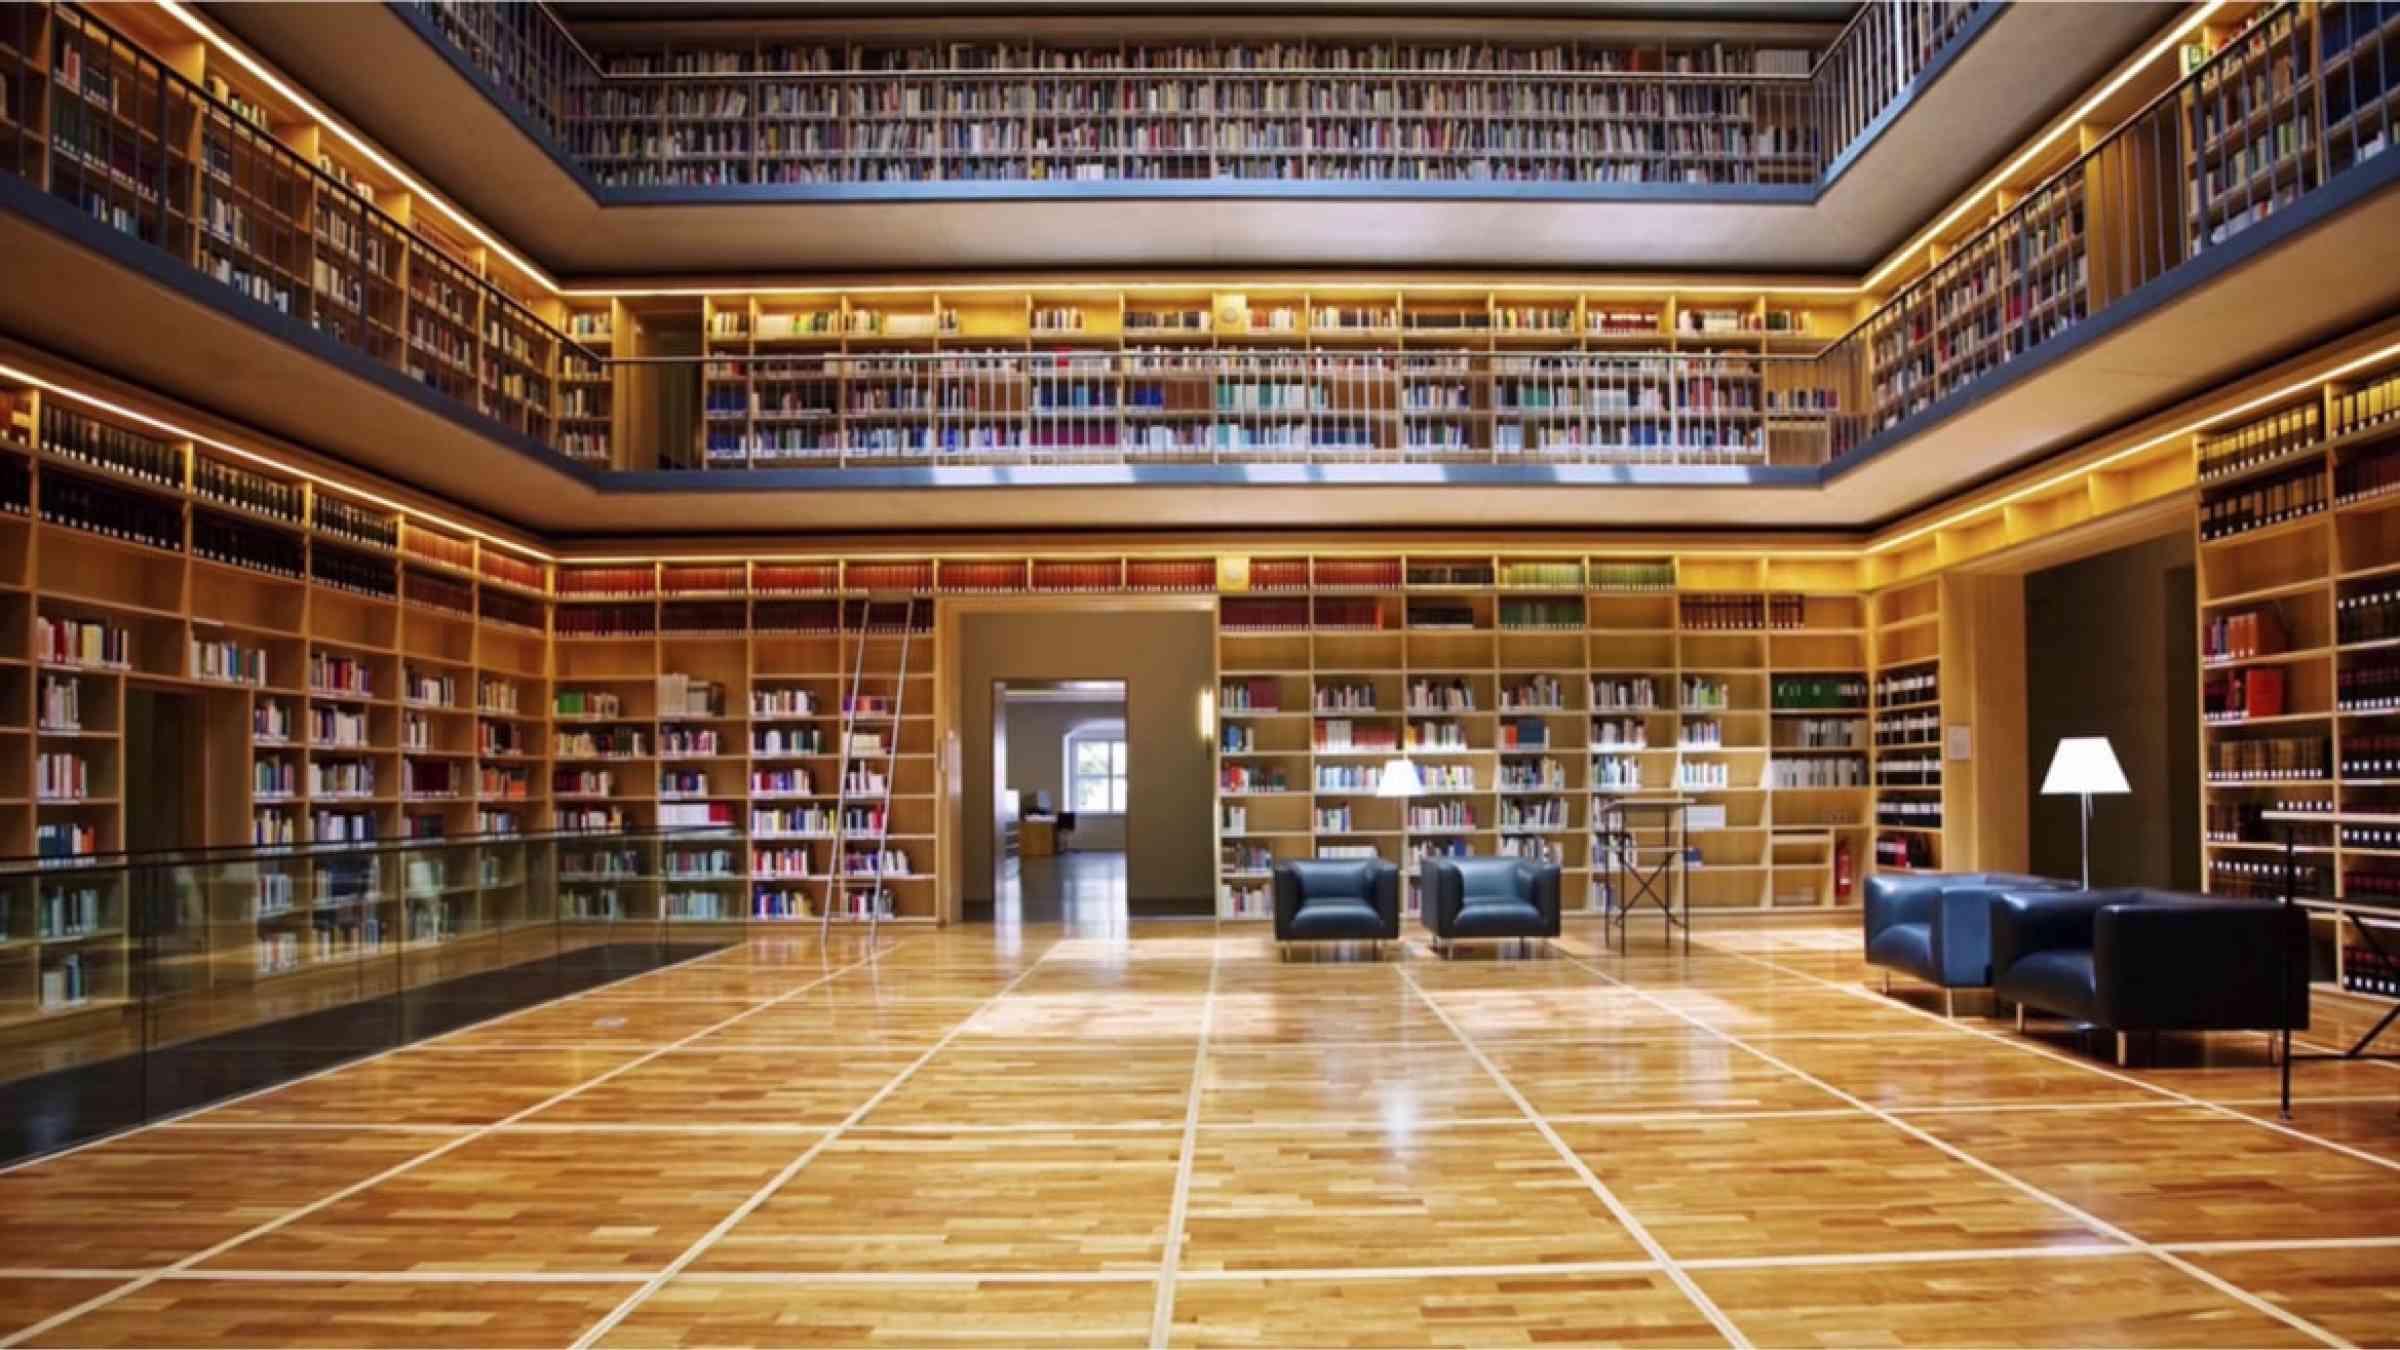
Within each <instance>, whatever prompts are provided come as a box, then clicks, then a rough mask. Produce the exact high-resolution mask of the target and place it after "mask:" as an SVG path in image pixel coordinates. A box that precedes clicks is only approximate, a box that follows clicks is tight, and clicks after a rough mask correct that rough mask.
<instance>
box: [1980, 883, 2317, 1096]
mask: <svg viewBox="0 0 2400 1350" xmlns="http://www.w3.org/2000/svg"><path fill="white" fill-rule="evenodd" d="M1991 912H1992V990H1993V992H1994V993H1997V994H1998V995H1999V996H2000V997H2002V998H2005V999H2008V1000H2010V1001H2012V1002H2014V1003H2016V1004H2017V1005H2018V1012H2017V1022H2018V1025H2019V1026H2023V1025H2024V1020H2025V1014H2024V1010H2025V1009H2026V1008H2039V1009H2041V1010H2042V1011H2044V1012H2048V1013H2055V1014H2057V1015H2058V1016H2061V1017H2069V1018H2073V1019H2075V1020H2076V1021H2079V1022H2086V1023H2089V1024H2091V1025H2092V1026H2094V1027H2098V1028H2101V1029H2103V1030H2107V1031H2114V1032H2116V1033H2117V1058H2118V1060H2119V1061H2120V1062H2122V1061H2123V1059H2124V1057H2125V1033H2126V1032H2128V1031H2273V1030H2280V1029H2281V1028H2282V1027H2283V1026H2284V1024H2285V1019H2286V1018H2287V1017H2288V1018H2289V1019H2290V1025H2291V1026H2292V1027H2293V1028H2294V1029H2295V1030H2298V1029H2301V1028H2305V1027H2306V1026H2307V1025H2308V1014H2309V1009H2308V919H2307V917H2306V915H2305V914H2304V913H2303V912H2302V911H2300V910H2297V909H2286V908H2285V907H2284V906H2283V905H2281V904H2278V903H2276V902H2274V901H2270V900H2222V899H2217V898H2214V897H2211V896H2205V895H2185V894H2180V893H2177V892H2174V891H2152V890H2138V889H2134V890H2108V891H2047V892H2045V891H2008V890H2004V891H2001V892H2000V893H1999V894H1998V895H1996V896H1995V897H1994V898H1993V900H1992V911H1991Z"/></svg>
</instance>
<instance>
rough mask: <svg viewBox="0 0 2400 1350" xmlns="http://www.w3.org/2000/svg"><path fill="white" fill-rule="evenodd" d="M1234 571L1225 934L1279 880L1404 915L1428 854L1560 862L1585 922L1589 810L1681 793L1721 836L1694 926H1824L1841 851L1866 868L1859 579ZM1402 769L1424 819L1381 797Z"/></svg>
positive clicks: (1276, 566)
mask: <svg viewBox="0 0 2400 1350" xmlns="http://www.w3.org/2000/svg"><path fill="white" fill-rule="evenodd" d="M1242 561H1243V563H1244V566H1242V567H1240V568H1237V569H1236V571H1235V574H1236V575H1237V576H1242V577H1245V578H1246V588H1242V589H1240V593H1235V591H1234V590H1233V589H1229V591H1228V593H1227V594H1226V595H1225V596H1224V597H1223V599H1222V600H1221V601H1220V602H1219V609H1218V620H1219V621H1218V634H1217V653H1218V657H1217V659H1218V686H1219V688H1218V701H1217V707H1218V728H1219V730H1218V750H1217V773H1218V784H1219V804H1218V827H1219V833H1220V849H1219V858H1220V875H1219V891H1218V895H1219V907H1218V912H1219V915H1220V917H1223V918H1229V919H1233V918H1262V917H1267V916H1268V915H1270V914H1271V912H1272V902H1271V890H1270V887H1269V877H1268V873H1269V872H1270V870H1271V868H1272V866H1273V864H1274V863H1275V862H1278V861H1283V860H1287V859H1292V858H1302V857H1310V856H1328V855H1330V856H1360V857H1364V856H1375V857H1380V858H1384V859H1386V860H1388V861H1391V862H1393V863H1396V864H1399V865H1401V866H1402V867H1403V869H1404V871H1405V872H1406V874H1407V876H1408V901H1407V903H1408V906H1409V910H1410V912H1411V913H1412V914H1413V913H1414V912H1415V908H1416V903H1417V901H1416V884H1415V875H1416V864H1417V863H1418V862H1419V861H1421V859H1422V858H1423V857H1426V856H1445V855H1451V856H1486V857H1488V856H1525V857H1535V858H1544V859H1547V860H1550V861H1555V862H1557V863H1558V864H1559V865H1560V866H1561V868H1562V869H1563V870H1564V872H1565V874H1566V880H1567V889H1568V894H1569V896H1570V897H1572V899H1573V901H1574V903H1575V904H1576V905H1577V906H1579V907H1597V906H1598V905H1600V904H1602V903H1604V900H1603V892H1604V888H1605V887H1606V886H1607V884H1608V877H1607V875H1606V870H1605V869H1606V864H1605V855H1604V853H1603V851H1602V850H1601V849H1600V847H1599V846H1598V844H1597V842H1596V841H1595V839H1594V837H1593V836H1594V831H1595V830H1597V829H1599V828H1601V826H1602V822H1603V818H1604V816H1605V814H1606V810H1607V802H1608V799H1609V798H1610V797H1612V796H1614V795H1617V794H1620V793H1627V792H1639V791H1650V792H1655V791H1661V790H1668V789H1677V788H1680V789H1681V790H1684V791H1686V792H1688V793H1690V794H1691V795H1693V796H1695V797H1696V798H1697V799H1698V800H1699V801H1700V803H1701V804H1702V806H1703V807H1704V808H1707V811H1706V813H1705V815H1704V818H1710V817H1713V816H1714V815H1715V814H1716V813H1717V812H1720V811H1721V812H1722V815H1723V820H1722V822H1721V823H1710V824H1708V825H1707V826H1706V827H1705V828H1703V829H1700V830H1697V831H1695V834H1694V843H1695V845H1696V846H1697V847H1698V849H1699V850H1700V854H1701V865H1700V866H1698V867H1696V868H1694V869H1693V873H1692V878H1693V880H1692V883H1691V884H1692V886H1693V895H1692V899H1693V902H1694V904H1695V905H1696V906H1700V907H1704V908H1708V909H1712V910H1725V911H1732V910H1752V911H1763V910H1767V909H1770V908H1782V907H1791V906H1826V905H1831V904H1833V903H1835V899H1836V897H1835V895H1834V891H1833V888H1832V884H1831V880H1832V869H1833V858H1834V853H1835V851H1836V850H1838V849H1843V848H1847V849H1848V850H1849V851H1850V854H1851V857H1852V858H1853V860H1854V863H1855V864H1856V865H1857V866H1858V867H1859V868H1861V869H1863V866H1864V856H1865V846H1866V842H1867V838H1866V836H1867V820H1868V818H1869V809H1870V799H1871V797H1872V795H1873V794H1872V792H1871V789H1870V786H1869V779H1868V773H1867V754H1868V752H1867V749H1866V747H1865V745H1864V743H1863V730H1850V729H1849V728H1851V727H1859V728H1863V725H1864V722H1865V718H1866V716H1867V713H1866V709H1865V699H1864V694H1863V686H1864V682H1865V679H1866V670H1867V664H1866V655H1867V628H1866V623H1865V618H1864V608H1863V606H1864V601H1863V600H1862V598H1861V597H1860V596H1859V594H1858V593H1857V589H1856V587H1857V568H1856V565H1855V563H1853V562H1850V561H1846V560H1838V561H1837V560H1818V561H1810V560H1803V559H1798V558H1794V559H1768V558H1758V557H1744V558H1726V557H1710V556H1706V555H1696V554H1695V555H1675V554H1658V555H1650V556H1641V557H1622V556H1613V555H1586V554H1579V553H1575V554H1475V553H1466V554H1454V553H1438V554H1421V553H1394V554H1389V555H1329V554H1315V555H1305V556H1303V555H1293V556H1282V557H1271V556H1261V557H1255V558H1248V559H1245V560H1242ZM1687 694H1688V698H1687ZM1779 695H1780V697H1778V696H1779ZM1836 724H1838V725H1839V727H1840V728H1841V729H1836ZM1816 739H1823V740H1825V741H1830V742H1833V743H1831V744H1814V743H1809V742H1811V741H1812V740H1816ZM1397 756H1406V757H1407V758H1409V759H1411V760H1412V761H1413V762H1415V763H1416V765H1417V766H1418V769H1419V772H1420V774H1421V775H1422V776H1423V778H1424V780H1425V783H1426V790H1425V792H1424V793H1423V794H1422V795H1421V796H1418V797H1416V798H1413V799H1405V800H1395V799H1390V798H1378V797H1377V796H1376V795H1375V784H1376V774H1377V772H1378V771H1379V770H1380V768H1381V766H1382V764H1383V761H1384V760H1386V759H1387V758H1392V757H1397ZM1834 761H1842V762H1847V763H1849V764H1851V765H1853V766H1854V767H1851V768H1849V769H1847V770H1843V769H1839V768H1832V769H1829V768H1827V767H1826V766H1827V765H1828V764H1829V763H1830V762H1834ZM1787 776H1788V779H1789V781H1788V782H1787V781H1782V780H1784V779H1785V778H1786V777H1787ZM1794 841H1805V842H1806V843H1807V844H1808V845H1810V846H1813V849H1814V851H1813V852H1809V853H1805V854H1804V852H1803V850H1802V848H1801V847H1800V845H1799V844H1798V843H1796V842H1794Z"/></svg>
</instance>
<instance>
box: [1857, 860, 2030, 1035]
mask: <svg viewBox="0 0 2400 1350" xmlns="http://www.w3.org/2000/svg"><path fill="white" fill-rule="evenodd" d="M2074 885H2075V883H2073V882H2071V881H2054V880H2052V879H2050V878H2048V877H2035V876H2021V875H2019V874H2017V873H2013V872H1878V873H1876V874H1875V875H1874V876H1871V877H1869V878H1867V890H1866V903H1865V904H1864V905H1863V906H1861V916H1862V918H1863V919H1864V921H1865V927H1866V940H1867V964H1868V965H1871V966H1881V967H1883V969H1884V970H1885V971H1887V972H1889V971H1898V972H1900V973H1901V974H1903V975H1906V976H1908V977H1909V978H1910V979H1915V980H1923V981H1924V982H1925V983H1927V984H1930V985H1932V986H1934V987H1935V988H1937V989H1939V990H1941V991H1942V1011H1943V1012H1945V1013H1947V1012H1949V1011H1950V1010H1951V1008H1952V1005H1953V1001H1954V998H1955V996H1956V991H1958V990H1961V989H1983V988H1987V987H1989V986H1990V985H1991V982H1992V898H1993V897H1994V896H1995V895H1997V894H1999V893H2000V891H2002V890H2003V889H2010V888H2014V889H2018V890H2071V889H2073V888H2074ZM1884 984H1885V987H1886V988H1889V987H1890V984H1891V976H1890V975H1889V974H1886V975H1885V976H1884Z"/></svg>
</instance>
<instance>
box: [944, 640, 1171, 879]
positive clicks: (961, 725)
mask: <svg viewBox="0 0 2400 1350" xmlns="http://www.w3.org/2000/svg"><path fill="white" fill-rule="evenodd" d="M958 639H959V640H958V662H959V665H958V669H959V686H958V702H959V707H958V714H959V715H958V720H957V724H956V725H957V727H958V734H959V785H960V792H959V796H960V803H961V810H960V825H961V826H962V829H961V834H962V836H963V838H962V841H961V842H962V843H963V844H964V850H963V852H964V866H963V867H962V868H961V871H960V877H959V885H960V889H959V894H960V895H961V896H962V897H963V898H964V899H966V900H968V901H970V902H972V901H989V900H990V899H992V684H993V682H994V681H997V680H1123V681H1124V682H1125V737H1126V747H1127V753H1128V755H1129V756H1130V757H1131V764H1132V770H1133V773H1132V779H1133V782H1132V789H1133V790H1132V794H1131V796H1132V800H1131V801H1130V802H1129V803H1128V805H1129V807H1130V808H1131V809H1130V810H1129V811H1128V812H1127V813H1126V814H1127V819H1126V836H1127V840H1128V842H1129V844H1130V846H1131V847H1130V850H1129V851H1128V853H1127V855H1126V859H1125V870H1126V889H1127V895H1128V898H1129V899H1131V900H1134V901H1148V902H1152V903H1154V904H1155V903H1161V902H1171V901H1188V902H1190V905H1191V908H1192V910H1193V912H1195V913H1208V912H1210V911H1211V910H1212V909H1213V908H1214V905H1215V889H1216V854H1215V838H1216V831H1215V826H1214V822H1215V819H1216V809H1217V806H1216V802H1217V792H1216V786H1217V785H1216V778H1215V776H1214V772H1215V771H1214V769H1213V767H1212V764H1213V761H1212V757H1211V754H1210V748H1209V741H1208V739H1207V737H1206V736H1204V735H1203V734H1202V731H1201V727H1200V722H1199V717H1200V699H1201V697H1202V695H1203V694H1204V693H1207V692H1210V691H1212V690H1213V689H1214V688H1215V682H1216V652H1215V644H1216V625H1215V621H1214V619H1213V617H1212V616H1211V615H1210V614H1209V613H1208V612H1207V611H1206V610H1196V609H1195V610H1173V611H1163V610H1128V611H1118V612H1093V611H1089V610H1079V611H1077V612H1074V613H1063V612H1055V611H1039V610H1014V611H1008V612H1001V613H980V614H979V613H966V614H962V615H959V616H958ZM1015 739H1016V737H1015V735H1013V734H1012V735H1011V737H1010V740H1012V741H1013V740H1015ZM1012 748H1013V747H1012Z"/></svg>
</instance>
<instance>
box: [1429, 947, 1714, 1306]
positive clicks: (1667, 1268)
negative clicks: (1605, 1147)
mask: <svg viewBox="0 0 2400 1350" xmlns="http://www.w3.org/2000/svg"><path fill="white" fill-rule="evenodd" d="M1400 978H1401V979H1402V980H1404V981H1406V982H1407V984H1408V987H1409V989H1410V991H1411V992H1413V993H1415V994H1416V996H1417V997H1418V998H1420V999H1423V1000H1424V1003H1425V1006H1426V1007H1428V1008H1431V1009H1432V1010H1433V1014H1434V1016H1436V1017H1439V1018H1440V1019H1442V1025H1444V1026H1446V1027H1448V1028H1450V1034H1451V1035H1453V1036H1456V1037H1457V1038H1458V1043H1459V1044H1460V1045H1463V1046H1465V1047H1466V1049H1467V1053H1468V1054H1470V1055H1473V1056H1474V1057H1475V1062H1476V1063H1477V1064H1478V1065H1480V1066H1481V1067H1482V1069H1483V1071H1484V1072H1485V1073H1486V1074H1489V1075H1490V1076H1491V1079H1492V1082H1493V1083H1494V1084H1495V1085H1496V1086H1498V1087H1499V1089H1500V1091H1501V1092H1503V1093H1504V1094H1506V1095H1507V1097H1508V1099H1509V1101H1510V1102H1511V1103H1513V1104H1514V1105H1515V1106H1516V1108H1517V1110H1518V1111H1520V1112H1522V1113H1524V1116H1525V1119H1526V1120H1527V1121H1529V1122H1531V1123H1532V1125H1533V1128H1534V1129H1536V1130H1538V1131H1540V1133H1541V1136H1542V1138H1544V1139H1545V1140H1548V1141H1549V1144H1550V1147H1551V1148H1552V1149H1554V1150H1556V1151H1557V1153H1558V1156H1559V1159H1560V1160H1561V1161H1562V1162H1564V1163H1566V1165H1567V1166H1568V1167H1569V1168H1571V1169H1572V1170H1573V1171H1574V1172H1575V1174H1576V1175H1577V1176H1579V1177H1581V1178H1582V1179H1583V1183H1584V1184H1585V1185H1586V1186H1589V1187H1591V1188H1592V1194H1594V1195H1596V1196H1598V1197H1599V1198H1600V1203H1601V1204H1603V1205H1605V1206H1607V1207H1608V1212H1609V1213H1610V1214H1611V1215H1613V1216H1615V1218H1616V1220H1617V1222H1618V1223H1619V1224H1620V1225H1622V1226H1623V1227H1624V1229H1625V1231H1626V1232H1627V1233H1629V1234H1631V1235H1632V1237H1633V1240H1634V1241H1635V1242H1637V1243H1639V1244H1641V1248H1642V1250H1643V1251H1646V1252H1648V1253H1649V1254H1650V1259H1651V1260H1653V1261H1655V1262H1657V1263H1658V1268H1659V1270H1660V1272H1661V1273H1663V1274H1664V1275H1665V1276H1666V1277H1667V1278H1668V1279H1669V1280H1670V1281H1672V1282H1673V1283H1674V1285H1675V1287H1676V1288H1677V1289H1680V1290H1682V1291H1683V1296H1684V1297H1685V1298H1687V1299H1689V1300H1691V1303H1692V1306H1693V1307H1694V1308H1697V1309H1698V1310H1699V1311H1700V1313H1701V1315H1702V1316H1704V1317H1706V1318H1707V1319H1708V1320H1709V1324H1710V1325H1711V1326H1714V1327H1715V1328H1716V1329H1717V1334H1719V1335H1721V1336H1723V1337H1724V1338H1725V1340H1726V1342H1727V1343H1728V1344H1730V1345H1732V1346H1734V1347H1736V1350H1749V1347H1750V1339H1749V1337H1747V1336H1744V1335H1743V1334H1742V1329H1741V1328H1740V1327H1738V1326H1736V1325H1734V1321H1733V1319H1732V1318H1731V1317H1729V1316H1727V1315H1726V1313H1725V1310H1724V1309H1722V1308H1720V1307H1718V1306H1717V1303H1716V1300H1715V1299H1712V1298H1710V1297H1709V1296H1708V1294H1707V1292H1706V1291H1705V1290H1703V1289H1701V1287H1700V1285H1699V1282H1698V1281H1696V1280H1694V1279H1693V1278H1692V1277H1691V1276H1690V1275H1688V1274H1686V1273H1685V1272H1684V1270H1683V1268H1682V1267H1681V1266H1679V1265H1677V1264H1676V1263H1675V1260H1674V1258H1673V1257H1671V1256H1669V1255H1668V1254H1667V1249H1666V1247H1665V1246H1663V1245H1661V1244H1660V1242H1659V1240H1658V1239H1657V1238H1655V1237H1653V1236H1651V1234H1650V1230H1649V1229H1648V1228H1646V1227H1644V1226H1643V1225H1642V1221H1641V1220H1639V1219H1637V1218H1635V1217H1634V1215H1633V1211H1632V1210H1631V1209H1628V1208H1627V1207H1626V1205H1625V1202H1624V1201H1622V1200H1619V1199H1618V1198H1617V1196H1616V1193H1615V1192H1613V1191H1611V1190H1610V1189H1609V1188H1608V1187H1607V1186H1606V1185H1605V1184H1603V1183H1602V1182H1601V1180H1600V1176H1599V1174H1598V1173H1596V1172H1594V1171H1593V1170H1592V1169H1591V1167H1590V1166H1589V1165H1588V1164H1586V1163H1585V1162H1584V1160H1583V1159H1582V1158H1580V1157H1578V1156H1576V1153H1575V1150H1574V1149H1572V1148H1569V1147H1568V1146H1567V1141H1566V1140H1564V1139H1562V1138H1560V1137H1559V1133H1558V1131H1557V1130H1555V1129H1553V1128H1551V1125H1550V1122H1549V1121H1547V1120H1544V1119H1543V1118H1542V1113H1541V1112H1539V1111H1536V1110H1534V1109H1533V1103H1532V1102H1530V1101H1527V1100H1526V1099H1525V1094H1524V1093H1522V1092H1519V1091H1517V1085H1516V1084H1514V1083H1511V1082H1510V1081H1508V1075H1506V1074H1504V1073H1502V1072H1501V1071H1500V1066H1499V1065H1497V1064H1494V1063H1493V1062H1492V1059H1491V1056H1489V1055H1486V1054H1485V1053H1484V1052H1483V1049H1482V1047H1480V1046H1478V1045H1476V1044H1475V1042H1474V1040H1473V1038H1471V1037H1469V1036H1468V1035H1467V1033H1466V1031H1465V1029H1464V1028H1462V1027H1460V1026H1459V1024H1458V1023H1457V1022H1456V1021H1455V1020H1453V1019H1452V1018H1451V1016H1450V1013H1449V1010H1448V1009H1446V1008H1444V1007H1442V1005H1441V1004H1439V1003H1436V1002H1434V1001H1433V999H1432V998H1431V997H1429V996H1428V995H1427V994H1426V993H1425V991H1424V989H1423V988H1421V987H1419V986H1418V984H1417V982H1416V979H1415V977H1413V976H1411V975H1410V974H1409V971H1408V967H1407V965H1405V964H1403V965H1402V966H1401V967H1400Z"/></svg>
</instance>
